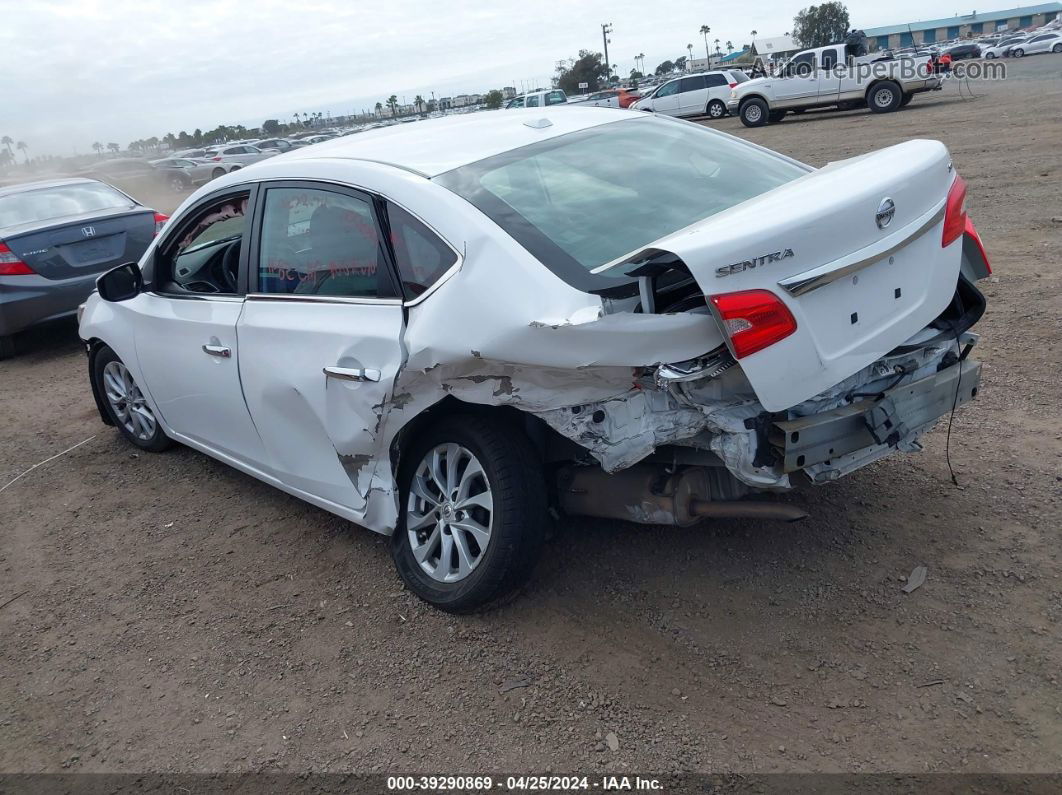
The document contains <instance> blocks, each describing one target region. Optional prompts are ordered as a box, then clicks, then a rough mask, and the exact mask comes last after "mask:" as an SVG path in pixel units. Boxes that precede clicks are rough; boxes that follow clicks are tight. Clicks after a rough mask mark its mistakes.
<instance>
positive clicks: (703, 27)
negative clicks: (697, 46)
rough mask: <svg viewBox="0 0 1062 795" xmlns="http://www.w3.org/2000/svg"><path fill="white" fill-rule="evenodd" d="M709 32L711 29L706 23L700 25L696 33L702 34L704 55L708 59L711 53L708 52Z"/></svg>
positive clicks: (710, 57)
mask: <svg viewBox="0 0 1062 795" xmlns="http://www.w3.org/2000/svg"><path fill="white" fill-rule="evenodd" d="M711 32H712V29H711V28H710V27H708V26H707V25H701V29H700V30H699V31H698V33H700V34H701V35H702V36H704V57H705V58H707V59H708V60H711V59H712V54H711V53H710V52H708V34H709V33H711Z"/></svg>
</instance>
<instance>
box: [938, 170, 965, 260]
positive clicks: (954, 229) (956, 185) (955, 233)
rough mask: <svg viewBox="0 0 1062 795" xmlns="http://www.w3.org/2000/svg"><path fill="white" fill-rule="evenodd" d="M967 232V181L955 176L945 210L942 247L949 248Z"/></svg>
mask: <svg viewBox="0 0 1062 795" xmlns="http://www.w3.org/2000/svg"><path fill="white" fill-rule="evenodd" d="M965 231H966V180H964V179H963V178H962V177H960V176H959V175H958V174H956V175H955V181H954V182H953V183H951V189H950V190H948V204H947V207H946V209H945V210H944V233H943V235H942V236H941V238H940V245H942V246H949V245H951V244H952V243H954V242H955V241H956V240H958V239H959V238H960V237H962V233H963V232H965Z"/></svg>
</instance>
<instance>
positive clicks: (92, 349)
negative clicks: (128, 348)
mask: <svg viewBox="0 0 1062 795" xmlns="http://www.w3.org/2000/svg"><path fill="white" fill-rule="evenodd" d="M85 345H86V346H87V348H88V350H87V351H86V352H87V353H88V372H89V386H90V387H91V388H92V399H93V400H94V401H95V402H96V411H98V412H99V413H100V419H101V420H102V421H103V424H104V425H110V426H112V427H113V426H114V420H112V419H111V417H110V415H109V414H108V413H107V407H106V406H105V405H104V403H103V395H101V394H100V387H99V384H97V383H96V357H97V356H98V355H99V352H100V351H101V350H103V349H104V348H105V347H107V343H105V342H104V341H103V340H101V339H100V338H99V337H92V338H91V339H90V340H88V341H87V342H86V343H85Z"/></svg>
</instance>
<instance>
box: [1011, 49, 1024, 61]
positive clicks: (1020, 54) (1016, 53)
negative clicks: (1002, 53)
mask: <svg viewBox="0 0 1062 795" xmlns="http://www.w3.org/2000/svg"><path fill="white" fill-rule="evenodd" d="M1024 55H1025V50H1023V49H1022V48H1021V47H1015V48H1014V49H1013V50H1011V51H1010V57H1011V58H1021V57H1023V56H1024Z"/></svg>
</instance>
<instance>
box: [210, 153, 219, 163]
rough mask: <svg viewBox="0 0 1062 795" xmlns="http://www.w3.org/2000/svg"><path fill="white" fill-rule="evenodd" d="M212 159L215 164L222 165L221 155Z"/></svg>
mask: <svg viewBox="0 0 1062 795" xmlns="http://www.w3.org/2000/svg"><path fill="white" fill-rule="evenodd" d="M210 159H211V160H213V161H214V162H215V163H220V162H221V156H220V155H219V156H217V157H212V158H210Z"/></svg>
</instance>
